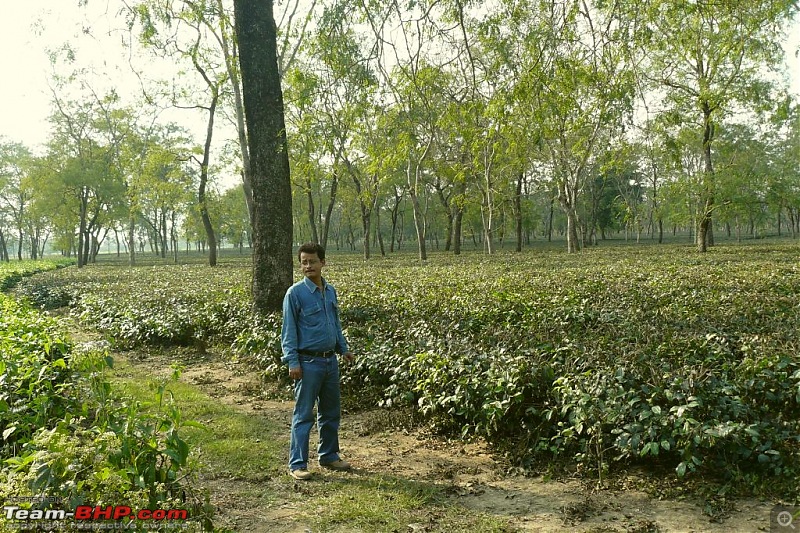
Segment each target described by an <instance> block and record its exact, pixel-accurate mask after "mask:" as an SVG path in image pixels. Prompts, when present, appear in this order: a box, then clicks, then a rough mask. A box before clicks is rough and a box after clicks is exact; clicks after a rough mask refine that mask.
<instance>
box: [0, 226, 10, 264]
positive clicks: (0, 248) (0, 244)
mask: <svg viewBox="0 0 800 533" xmlns="http://www.w3.org/2000/svg"><path fill="white" fill-rule="evenodd" d="M0 261H5V262H8V248H7V247H6V236H5V235H3V230H2V229H0Z"/></svg>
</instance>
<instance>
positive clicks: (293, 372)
mask: <svg viewBox="0 0 800 533" xmlns="http://www.w3.org/2000/svg"><path fill="white" fill-rule="evenodd" d="M289 377H290V378H292V379H303V367H301V366H296V367H294V368H290V369H289Z"/></svg>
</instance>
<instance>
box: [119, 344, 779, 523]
mask: <svg viewBox="0 0 800 533" xmlns="http://www.w3.org/2000/svg"><path fill="white" fill-rule="evenodd" d="M153 357H154V356H152V355H151V356H147V357H146V359H145V360H139V361H135V360H134V361H131V362H132V364H134V365H135V366H137V365H143V366H146V367H147V372H150V373H152V372H153V369H154V368H159V367H160V368H164V369H165V370H164V371H165V372H166V371H167V370H166V369H168V367H169V363H168V361H166V360H164V361H157V359H158V356H155V357H156V360H154V359H153ZM161 362H163V363H164V364H163V365H162V364H159V363H161ZM181 380H184V381H187V382H189V383H193V384H196V385H197V386H198V387H200V388H201V389H202V390H203V391H204V392H206V393H207V394H210V395H211V396H213V397H215V398H218V399H219V401H221V402H224V403H225V404H228V405H230V406H232V407H234V408H235V409H237V410H238V411H240V412H242V413H246V414H248V415H250V416H253V417H267V418H270V419H273V420H275V421H276V422H278V423H279V424H281V425H282V426H283V427H285V428H286V435H287V448H288V434H289V427H290V421H291V412H292V402H290V401H283V402H282V401H275V400H266V399H264V397H263V395H262V394H260V390H261V386H260V383H259V380H258V377H257V375H256V373H255V372H252V373H250V374H245V373H242V372H240V369H238V368H237V366H236V365H231V364H228V363H223V362H221V361H220V360H219V359H218V358H215V357H206V358H200V359H199V360H198V361H192V363H191V365H189V366H188V367H187V368H186V370H185V371H184V373H183V374H182V376H181ZM387 416H389V415H387V414H386V412H385V411H373V412H360V413H354V414H348V413H345V415H344V416H343V421H342V429H341V431H340V441H341V445H342V455H343V458H345V459H347V460H348V461H350V462H351V463H352V464H353V465H354V469H353V471H352V472H349V473H328V472H319V473H318V474H317V478H316V482H317V483H319V482H324V481H325V478H326V477H327V476H343V477H345V478H346V477H348V476H354V477H361V476H373V475H376V474H382V475H390V476H394V477H398V478H403V479H409V480H416V481H421V482H426V483H435V484H437V485H438V486H440V487H442V488H444V489H445V492H446V493H447V494H448V495H449V496H448V497H449V498H450V499H451V500H452V501H453V503H454V504H456V505H460V506H463V507H465V508H469V509H474V510H478V511H481V512H483V513H486V514H489V515H493V516H496V517H499V518H501V519H504V520H506V521H507V523H508V524H509V529H510V530H512V531H520V532H529V531H530V532H541V533H551V532H561V531H577V532H589V531H592V532H601V531H602V532H627V533H634V532H636V533H644V532H662V533H663V532H719V533H722V532H726V533H728V532H756V531H769V523H770V511H771V509H772V508H773V506H774V505H775V503H777V502H766V501H758V500H754V499H738V500H733V501H728V502H726V503H725V505H724V506H723V508H722V509H721V511H720V509H716V510H715V511H712V513H711V514H712V515H714V516H713V517H710V516H709V514H708V513H706V512H704V510H703V502H702V501H699V500H694V501H692V500H680V499H666V498H664V499H661V498H658V497H654V496H652V495H650V494H648V493H646V492H645V491H644V490H642V487H646V486H649V487H652V483H653V480H652V475H651V474H648V473H644V472H643V473H641V475H637V474H635V473H634V474H630V473H628V474H626V475H625V476H624V477H621V478H620V477H617V478H615V479H614V480H613V482H612V483H610V486H611V487H612V488H602V489H599V488H597V486H596V483H594V482H588V483H587V482H586V481H581V480H578V479H574V478H571V477H570V476H568V475H563V476H559V477H560V478H561V479H559V480H552V479H551V478H544V477H542V476H539V477H526V476H523V475H521V474H514V473H513V469H509V468H508V465H507V464H504V462H503V461H502V459H499V458H496V457H494V456H493V455H492V453H490V451H489V449H488V447H487V446H486V444H485V443H483V442H470V443H464V442H457V441H456V442H454V441H442V440H441V439H437V438H434V437H432V436H430V435H427V434H425V433H424V432H422V431H419V430H411V431H409V430H403V429H397V428H396V427H392V428H391V429H386V428H387V427H391V426H392V424H387V423H386V420H384V418H385V417H387ZM312 438H313V437H312ZM311 449H312V453H313V450H314V449H315V443H313V442H312V446H311ZM312 464H313V460H312ZM312 470H313V469H312ZM509 472H512V473H509ZM314 482H315V481H311V482H306V483H314ZM205 483H206V485H207V487H206V488H208V489H210V491H211V499H212V504H214V505H215V507H216V508H217V515H216V516H215V518H214V522H215V525H219V526H223V527H227V528H229V529H232V530H235V531H252V532H279V533H282V532H287V533H288V532H307V531H311V529H310V528H309V527H308V526H307V525H306V524H304V523H302V520H301V519H300V518H299V512H298V509H297V508H296V505H297V504H295V503H292V502H277V503H276V502H271V505H269V509H268V511H267V512H266V513H265V512H264V505H262V503H263V502H261V501H260V498H261V496H260V494H261V493H262V492H263V488H264V487H263V486H261V487H260V486H259V484H258V483H253V482H252V481H249V482H248V481H243V480H239V479H219V478H217V479H208V480H205ZM264 483H270V484H273V485H275V484H278V485H280V486H281V488H282V489H283V490H285V491H293V492H302V491H303V490H304V489H303V483H297V482H294V481H293V480H292V479H291V478H290V477H289V476H288V474H286V475H283V476H281V477H280V479H269V478H265V480H264ZM433 519H434V518H432V520H433ZM427 529H428V525H427V524H426V523H417V524H409V525H408V531H409V532H417V531H426V530H427Z"/></svg>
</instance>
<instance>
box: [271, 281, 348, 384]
mask: <svg viewBox="0 0 800 533" xmlns="http://www.w3.org/2000/svg"><path fill="white" fill-rule="evenodd" d="M322 285H323V287H324V289H323V290H320V288H319V287H317V285H316V284H315V283H314V282H313V281H311V280H310V279H308V278H306V277H304V278H303V279H302V280H300V281H298V282H297V283H295V284H294V285H292V286H291V287H289V289H288V290H287V291H286V296H284V297H283V327H282V328H281V347H282V348H283V357H282V358H281V361H283V362H284V363H286V364H288V365H289V368H296V367H298V366H300V360H299V354H298V353H297V351H298V350H310V351H313V352H328V351H330V350H335V351H336V352H337V353H340V354H342V353H347V352H348V351H349V348H348V347H347V341H346V340H345V338H344V334H342V324H341V322H340V321H339V301H338V300H337V299H336V290H335V289H334V288H333V285H329V284H328V283H327V282H326V281H325V280H324V279H323V280H322Z"/></svg>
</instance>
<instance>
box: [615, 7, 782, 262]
mask: <svg viewBox="0 0 800 533" xmlns="http://www.w3.org/2000/svg"><path fill="white" fill-rule="evenodd" d="M605 4H608V6H606V7H608V8H610V9H614V10H617V9H620V6H623V7H622V8H623V9H627V15H628V17H629V18H630V19H635V20H638V21H639V24H638V25H637V28H638V30H637V32H636V33H635V34H634V36H635V38H636V42H637V44H638V45H640V46H641V49H642V50H645V51H646V54H647V63H646V69H647V75H648V77H649V79H650V80H651V81H652V82H653V85H654V87H656V88H658V89H660V90H663V91H665V92H666V99H665V101H667V102H670V103H671V105H672V109H671V111H672V113H674V115H675V116H676V117H680V118H681V119H682V121H683V122H685V123H689V124H692V125H693V126H694V127H695V128H697V129H698V131H699V132H701V143H702V144H701V149H702V155H703V174H702V180H701V183H700V195H701V204H702V205H701V210H700V213H699V217H698V222H697V234H696V236H697V237H696V239H697V247H698V250H699V251H701V252H705V251H706V249H707V247H708V246H709V245H710V244H713V233H712V215H713V213H714V211H715V209H716V208H717V202H716V195H717V184H716V175H715V170H714V159H713V144H714V141H715V139H716V132H717V126H718V124H720V123H721V122H722V121H723V120H724V119H725V117H726V116H727V115H728V114H729V113H731V112H732V111H733V110H734V108H735V106H736V105H737V104H738V105H744V106H746V107H750V106H751V105H752V104H753V103H754V102H758V101H760V100H764V99H765V98H767V97H768V89H769V87H768V83H767V82H766V81H765V77H764V76H763V72H764V69H765V68H771V67H773V66H774V65H780V64H781V61H780V59H781V58H782V55H783V51H782V48H781V45H780V39H781V34H782V32H783V27H784V24H785V23H786V22H787V21H788V20H790V19H791V17H792V16H793V14H794V13H795V12H796V10H797V2H796V0H763V1H759V2H752V1H746V0H727V1H725V2H719V1H716V0H692V1H686V2H671V1H664V0H646V1H640V0H636V1H625V2H622V1H620V2H605Z"/></svg>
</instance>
